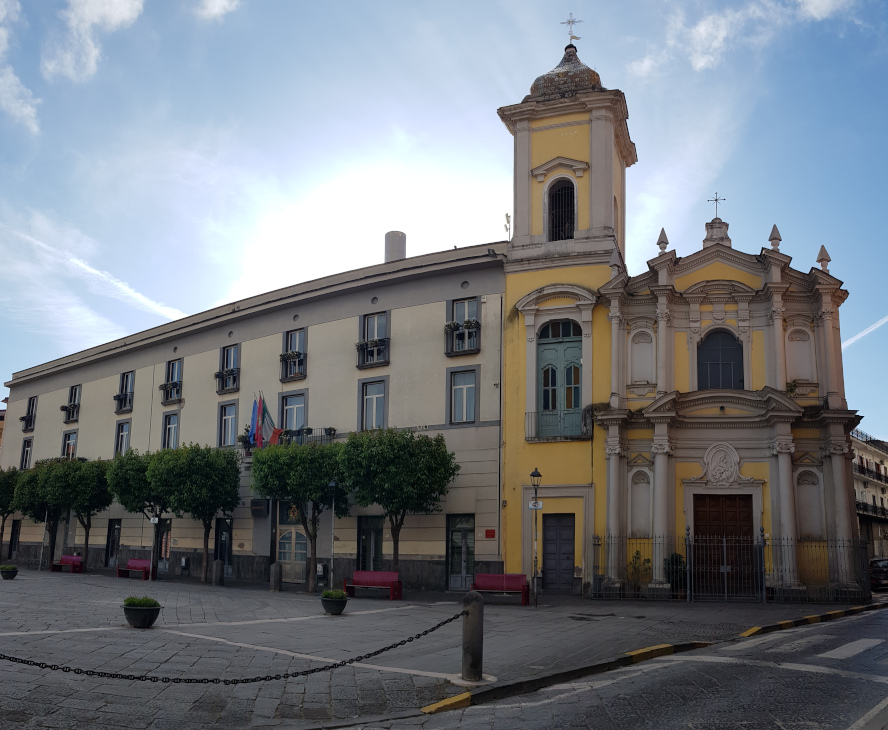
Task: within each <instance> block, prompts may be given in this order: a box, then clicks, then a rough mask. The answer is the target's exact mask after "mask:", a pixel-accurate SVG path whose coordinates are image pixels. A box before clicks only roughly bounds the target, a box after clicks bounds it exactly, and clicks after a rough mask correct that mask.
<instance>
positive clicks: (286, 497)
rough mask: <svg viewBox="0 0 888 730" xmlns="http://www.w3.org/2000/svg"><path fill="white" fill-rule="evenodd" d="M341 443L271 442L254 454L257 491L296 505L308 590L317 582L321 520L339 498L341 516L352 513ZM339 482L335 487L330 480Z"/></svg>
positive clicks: (254, 486) (336, 505)
mask: <svg viewBox="0 0 888 730" xmlns="http://www.w3.org/2000/svg"><path fill="white" fill-rule="evenodd" d="M341 450H342V445H341V444H335V443H334V444H290V445H286V446H285V445H279V446H268V447H266V448H263V449H259V450H258V451H257V452H256V453H255V455H254V456H253V488H254V489H255V490H256V493H257V494H260V495H262V496H263V497H269V498H271V499H279V500H283V501H285V502H289V503H290V504H294V505H296V508H297V509H298V510H299V521H300V522H301V523H302V529H303V530H304V531H305V537H306V539H307V540H308V546H309V554H308V590H309V592H313V591H314V590H315V586H316V571H317V542H318V523H319V520H320V516H321V514H323V512H324V511H325V510H329V509H331V507H332V506H333V503H334V501H335V509H336V512H335V514H336V516H337V517H345V516H347V515H348V493H347V491H346V490H345V488H344V486H343V484H342V481H343V479H342V474H341V471H340V452H341ZM331 482H335V486H334V487H331V486H330V483H331Z"/></svg>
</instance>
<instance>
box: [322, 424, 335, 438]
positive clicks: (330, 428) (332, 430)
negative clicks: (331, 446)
mask: <svg viewBox="0 0 888 730" xmlns="http://www.w3.org/2000/svg"><path fill="white" fill-rule="evenodd" d="M324 433H325V434H327V436H335V435H336V429H335V428H333V426H326V427H325V428H324Z"/></svg>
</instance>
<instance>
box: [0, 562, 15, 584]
mask: <svg viewBox="0 0 888 730" xmlns="http://www.w3.org/2000/svg"><path fill="white" fill-rule="evenodd" d="M18 572H19V571H18V566H16V565H0V577H2V578H3V580H12V579H13V578H15V577H16V576H17V575H18Z"/></svg>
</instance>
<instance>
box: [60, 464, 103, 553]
mask: <svg viewBox="0 0 888 730" xmlns="http://www.w3.org/2000/svg"><path fill="white" fill-rule="evenodd" d="M69 463H70V464H72V468H70V469H69V474H68V479H67V480H66V483H65V485H64V487H65V488H66V489H67V490H68V493H67V496H66V497H65V498H64V500H63V501H64V502H65V503H66V504H68V505H69V507H70V509H71V510H72V511H73V512H74V514H75V515H76V516H77V521H78V522H79V523H80V526H81V527H82V528H83V546H84V547H83V570H84V571H85V570H86V569H87V563H88V562H89V532H90V529H91V528H92V518H93V517H95V516H96V515H97V514H98V513H99V512H102V511H103V510H106V509H108V507H110V506H111V502H113V501H114V495H112V494H111V489H110V488H109V486H108V479H107V475H108V466H109V462H107V461H102V460H101V459H100V460H98V461H84V462H78V461H71V462H69Z"/></svg>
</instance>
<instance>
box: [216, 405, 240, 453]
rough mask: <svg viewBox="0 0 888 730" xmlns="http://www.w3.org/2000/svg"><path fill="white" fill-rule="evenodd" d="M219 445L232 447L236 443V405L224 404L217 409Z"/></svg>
mask: <svg viewBox="0 0 888 730" xmlns="http://www.w3.org/2000/svg"><path fill="white" fill-rule="evenodd" d="M219 421H220V423H219V426H220V431H219V433H220V435H219V445H220V446H234V445H235V443H236V441H237V405H236V404H234V403H226V404H225V405H222V406H220V407H219Z"/></svg>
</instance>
